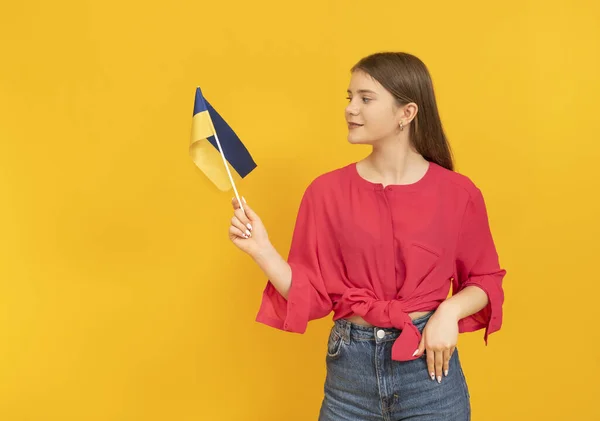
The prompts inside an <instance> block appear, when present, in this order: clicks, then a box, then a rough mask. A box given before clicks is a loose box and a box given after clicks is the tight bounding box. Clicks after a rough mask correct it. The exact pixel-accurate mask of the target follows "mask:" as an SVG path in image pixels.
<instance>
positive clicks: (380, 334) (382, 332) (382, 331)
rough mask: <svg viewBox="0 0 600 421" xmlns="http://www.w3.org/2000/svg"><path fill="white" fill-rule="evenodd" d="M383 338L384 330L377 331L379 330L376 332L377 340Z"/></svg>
mask: <svg viewBox="0 0 600 421" xmlns="http://www.w3.org/2000/svg"><path fill="white" fill-rule="evenodd" d="M384 336H385V330H382V329H379V330H378V331H377V337H378V338H379V339H383V337H384Z"/></svg>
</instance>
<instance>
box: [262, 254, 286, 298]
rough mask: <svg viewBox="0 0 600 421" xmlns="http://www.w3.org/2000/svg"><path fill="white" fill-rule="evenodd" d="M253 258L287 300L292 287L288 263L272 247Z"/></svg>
mask: <svg viewBox="0 0 600 421" xmlns="http://www.w3.org/2000/svg"><path fill="white" fill-rule="evenodd" d="M253 258H254V261H255V262H256V263H257V264H258V266H259V267H260V268H261V270H262V271H263V272H264V274H265V276H266V277H267V279H269V280H270V281H271V283H272V284H273V286H274V287H275V289H276V290H277V291H279V293H280V294H281V295H282V296H283V297H284V298H285V299H286V300H287V297H288V292H289V290H290V287H291V285H292V268H291V267H290V265H289V264H288V262H286V261H285V259H284V258H283V257H281V255H280V254H279V253H278V252H277V250H275V248H274V247H273V246H270V247H268V248H266V249H265V250H262V251H261V252H259V253H258V254H257V255H256V256H253Z"/></svg>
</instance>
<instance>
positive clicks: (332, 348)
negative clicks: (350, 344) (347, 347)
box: [327, 326, 343, 359]
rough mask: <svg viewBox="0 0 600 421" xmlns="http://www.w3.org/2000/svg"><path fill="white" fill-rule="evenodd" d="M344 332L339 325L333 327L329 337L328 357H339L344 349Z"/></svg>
mask: <svg viewBox="0 0 600 421" xmlns="http://www.w3.org/2000/svg"><path fill="white" fill-rule="evenodd" d="M342 342H343V340H342V334H341V333H340V332H339V331H338V329H337V326H333V327H332V328H331V332H330V333H329V339H328V340H327V357H328V358H330V359H334V358H338V357H339V355H340V352H341V350H342Z"/></svg>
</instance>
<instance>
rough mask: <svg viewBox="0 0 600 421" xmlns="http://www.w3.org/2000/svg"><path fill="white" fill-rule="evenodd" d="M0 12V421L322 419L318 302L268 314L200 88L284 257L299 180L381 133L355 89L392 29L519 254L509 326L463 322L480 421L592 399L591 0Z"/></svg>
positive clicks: (64, 7)
mask: <svg viewBox="0 0 600 421" xmlns="http://www.w3.org/2000/svg"><path fill="white" fill-rule="evenodd" d="M2 9H3V11H2V14H1V16H0V42H1V49H0V52H1V60H2V63H1V65H0V122H1V123H0V141H1V143H0V145H1V147H2V149H1V151H0V200H1V207H0V238H1V240H0V256H1V261H0V419H1V420H6V421H30V420H36V421H38V420H39V421H42V420H61V421H70V420H78V421H79V420H86V421H87V420H90V421H92V420H94V421H95V420H99V421H100V420H101V421H109V420H110V421H112V420H144V421H152V420H178V421H179V420H182V421H183V420H257V421H258V420H260V421H268V420H278V421H279V420H312V419H316V417H317V413H318V409H319V406H320V402H321V398H322V387H323V380H324V375H325V359H324V357H325V354H324V353H325V341H326V334H327V331H328V329H329V327H330V325H331V321H330V318H329V317H328V318H325V319H321V320H318V321H314V322H311V324H310V325H309V330H308V332H307V333H306V334H305V335H295V334H289V333H284V332H279V331H277V330H274V329H272V328H268V327H266V326H263V325H260V324H258V323H256V322H254V317H255V314H256V311H257V310H258V306H259V300H260V294H261V292H262V290H263V288H264V283H265V279H264V278H263V275H262V273H260V271H259V269H258V268H257V267H256V266H255V265H254V264H253V262H252V261H251V259H249V258H248V257H247V256H245V255H243V254H242V253H241V252H239V251H238V250H237V249H235V247H234V246H233V245H232V244H231V243H230V242H229V240H228V238H227V228H228V225H229V219H230V216H231V211H230V208H229V206H230V202H229V201H230V198H231V196H232V194H228V193H221V192H219V191H218V190H217V189H216V188H215V187H214V186H213V185H211V184H210V183H209V182H208V181H207V180H206V177H204V175H203V174H202V173H201V172H200V171H199V170H198V169H197V168H196V167H195V166H194V165H193V163H192V161H191V160H190V158H189V156H188V144H189V135H190V125H191V118H192V107H193V98H194V90H195V87H196V86H197V85H200V86H201V87H202V89H203V91H204V94H205V95H206V97H207V98H208V99H209V100H210V101H211V103H212V104H213V105H214V106H215V107H216V108H217V109H218V110H219V112H220V113H221V114H222V115H223V116H225V118H226V119H227V121H228V122H229V123H230V124H231V125H232V127H234V129H235V130H236V132H237V133H238V135H239V136H240V137H241V138H242V139H243V141H244V142H245V143H246V145H247V146H248V147H249V149H250V151H251V152H252V154H253V156H254V158H255V159H256V162H257V163H258V168H257V170H255V171H254V172H253V173H252V174H251V175H250V176H249V177H248V178H246V179H245V180H243V182H242V183H241V184H240V186H239V187H240V190H241V193H243V195H244V196H245V197H246V198H247V199H248V202H249V203H251V204H252V205H254V208H255V209H256V210H257V211H258V212H259V214H260V215H261V216H262V218H263V220H264V221H265V223H266V225H267V228H268V229H269V233H270V236H271V238H272V241H273V243H274V244H275V245H276V246H277V247H278V249H279V250H280V252H281V253H282V254H284V255H287V249H288V246H289V241H290V236H291V232H292V226H293V223H294V220H295V216H296V211H297V206H298V204H299V201H300V197H301V194H302V192H303V190H304V188H305V187H306V185H307V184H308V183H309V182H310V180H312V179H313V178H314V177H315V176H317V175H318V174H320V173H323V172H325V171H328V170H331V169H334V168H337V167H339V166H342V165H345V164H346V163H348V162H351V161H355V160H358V159H360V158H361V157H363V156H364V155H365V154H366V153H368V149H365V148H363V147H352V146H350V145H348V143H347V142H346V128H345V124H344V119H343V110H344V106H345V104H346V100H345V96H346V94H345V90H346V88H347V83H348V80H349V73H348V70H349V68H350V67H351V65H352V64H354V63H355V62H356V61H357V60H358V59H360V58H361V57H362V56H364V55H367V54H370V53H372V52H375V51H381V50H400V51H407V52H411V53H414V54H416V55H417V56H419V57H421V58H422V59H423V60H424V61H425V63H426V64H427V65H428V67H429V69H430V71H431V73H432V75H433V78H434V83H435V87H436V92H437V96H438V101H439V106H440V112H441V115H442V119H443V123H444V125H445V128H446V130H447V134H448V137H449V139H450V141H451V144H452V146H453V148H454V151H455V156H456V158H457V168H458V170H459V171H460V172H463V173H465V174H467V175H468V176H469V177H471V178H472V179H473V180H474V181H475V182H476V183H477V184H478V185H479V186H480V187H481V189H482V190H483V192H484V195H485V198H486V201H487V204H488V208H489V214H490V220H491V224H492V230H493V233H494V237H495V240H496V243H497V247H498V251H499V253H500V256H501V263H502V265H503V266H504V267H505V268H506V269H507V270H508V275H507V277H506V278H505V289H506V304H505V308H504V310H505V319H504V325H503V329H502V330H501V331H500V332H498V333H495V334H493V335H492V336H491V337H490V345H489V346H488V347H485V346H484V345H483V339H482V336H483V332H482V331H479V332H476V333H473V334H465V335H462V336H461V338H460V347H461V356H462V360H463V364H464V369H465V372H466V375H467V380H468V383H469V387H470V389H471V394H472V405H473V419H474V420H486V421H493V420H503V421H504V420H507V419H512V420H532V419H543V420H566V419H577V420H598V419H600V409H599V408H600V407H599V406H598V401H597V398H598V390H600V389H599V386H598V384H599V381H600V367H599V365H600V362H599V359H600V358H599V350H598V346H599V342H600V341H599V337H600V333H599V331H600V329H598V318H599V315H600V314H599V310H598V304H597V303H598V298H597V297H598V294H600V287H599V281H598V279H599V278H598V272H597V270H596V267H597V262H598V249H599V248H598V238H599V236H600V224H599V223H598V221H597V218H598V215H600V206H599V201H598V193H599V191H600V189H599V181H598V180H599V179H600V175H599V174H598V162H599V160H600V147H599V146H598V139H599V138H598V133H599V131H600V122H599V121H600V119H599V118H598V98H599V96H600V89H599V76H598V75H600V45H599V44H600V4H599V3H598V2H597V1H595V0H589V1H541V0H540V1H533V0H526V1H523V0H519V1H514V0H508V1H505V2H502V3H491V4H486V3H482V2H480V1H467V2H447V1H441V0H439V1H431V2H399V1H373V2H364V1H354V0H353V1H348V0H346V1H329V2H324V1H321V0H310V1H305V2H303V3H301V4H288V3H287V2H281V1H263V2H246V1H237V2H226V1H213V2H207V1H177V0H176V1H170V2H127V1H114V0H104V1H71V2H65V1H58V2H42V1H39V0H38V1H32V2H10V3H8V2H7V3H6V4H3V7H2ZM423 374H424V375H426V374H425V373H423Z"/></svg>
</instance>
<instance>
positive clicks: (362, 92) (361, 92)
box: [346, 89, 377, 95]
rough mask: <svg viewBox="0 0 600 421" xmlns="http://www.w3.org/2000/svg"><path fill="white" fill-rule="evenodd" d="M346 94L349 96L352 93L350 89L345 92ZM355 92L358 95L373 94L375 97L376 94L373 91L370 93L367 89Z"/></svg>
mask: <svg viewBox="0 0 600 421" xmlns="http://www.w3.org/2000/svg"><path fill="white" fill-rule="evenodd" d="M346 92H348V93H349V94H351V93H352V92H350V89H348V90H346ZM357 92H358V93H359V94H375V95H377V93H376V92H375V91H370V90H368V89H359V90H358V91H357Z"/></svg>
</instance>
